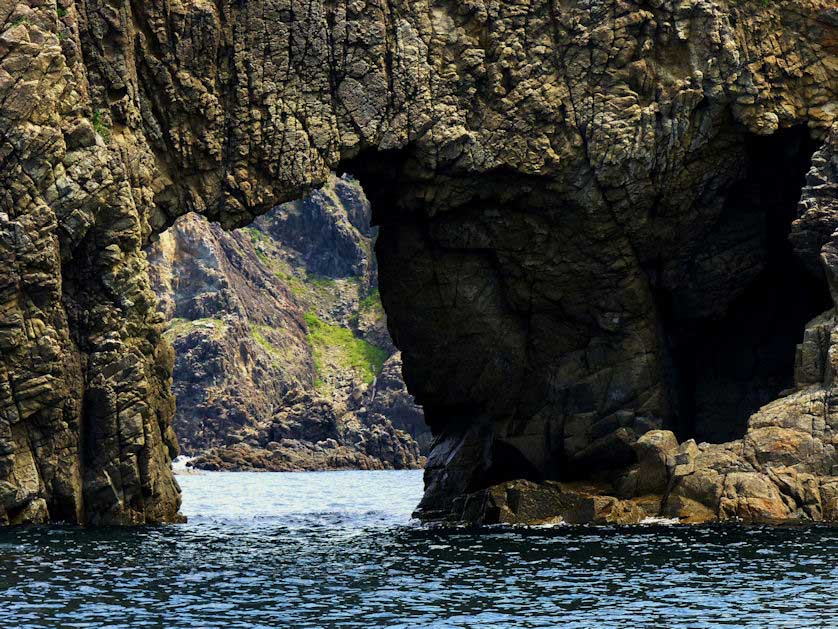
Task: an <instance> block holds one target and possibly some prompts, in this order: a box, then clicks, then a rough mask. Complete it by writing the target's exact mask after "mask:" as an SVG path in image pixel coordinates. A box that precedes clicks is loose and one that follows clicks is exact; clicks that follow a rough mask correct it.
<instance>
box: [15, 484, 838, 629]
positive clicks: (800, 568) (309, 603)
mask: <svg viewBox="0 0 838 629" xmlns="http://www.w3.org/2000/svg"><path fill="white" fill-rule="evenodd" d="M179 480H180V482H181V485H182V486H183V490H184V508H183V510H184V513H186V514H187V515H188V516H189V518H190V521H189V523H188V524H186V525H179V526H163V527H149V528H141V529H105V530H81V529H71V528H53V529H48V528H28V529H16V530H2V529H0V627H113V628H117V627H125V628H131V629H134V628H136V627H167V628H168V627H172V628H174V627H178V628H180V627H183V628H186V627H190V628H191V627H207V628H209V627H212V628H215V627H218V628H222V627H223V628H228V627H363V628H368V627H406V628H407V627H410V628H414V627H475V628H477V627H480V628H484V627H498V628H504V629H506V628H508V627H555V626H557V625H560V626H562V627H621V628H622V627H629V626H631V627H637V626H660V627H667V626H689V627H711V626H719V625H730V626H736V627H743V626H744V627H760V628H761V627H767V626H778V627H780V626H781V627H829V626H836V623H838V615H836V613H835V611H834V599H835V598H836V596H838V561H836V557H838V529H835V528H827V527H801V528H782V529H770V528H745V527H736V526H715V527H701V528H689V527H679V526H661V525H648V526H639V527H631V528H611V527H608V528H594V527H569V526H565V527H558V528H551V529H525V528H516V529H509V528H484V529H479V530H473V529H448V530H442V529H428V528H425V527H422V526H420V525H418V524H416V523H415V522H411V521H410V512H411V510H412V509H413V507H414V506H415V505H416V503H417V502H418V500H419V496H420V494H421V488H422V481H421V472H417V471H407V472H324V473H300V474H246V473H241V474H234V473H212V474H204V475H200V476H183V477H180V479H179Z"/></svg>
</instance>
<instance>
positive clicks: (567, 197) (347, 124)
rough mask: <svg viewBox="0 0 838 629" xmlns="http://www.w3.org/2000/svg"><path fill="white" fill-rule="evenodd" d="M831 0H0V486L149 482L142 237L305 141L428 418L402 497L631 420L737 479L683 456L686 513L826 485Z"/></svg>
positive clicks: (159, 341)
mask: <svg viewBox="0 0 838 629" xmlns="http://www.w3.org/2000/svg"><path fill="white" fill-rule="evenodd" d="M836 25H838V14H836V10H835V7H834V3H833V2H831V1H830V0H791V1H789V2H774V1H771V0H769V1H766V2H757V1H750V0H746V1H743V0H737V1H736V2H733V1H732V0H718V1H716V0H714V1H710V0H675V1H673V2H662V1H658V0H651V1H648V2H647V1H645V0H628V1H618V0H588V1H586V2H581V3H580V2H555V1H552V0H536V1H534V2H533V1H530V0H528V1H527V2H523V1H518V0H509V1H504V2H500V1H495V0H467V1H464V2H450V1H449V0H422V1H418V2H417V1H415V0H368V1H361V2H352V3H336V2H330V1H325V0H249V1H248V2H233V1H231V0H218V1H217V2H207V1H203V0H201V1H194V2H183V1H181V0H152V1H150V2H144V3H138V2H132V3H112V2H105V1H104V0H58V1H57V2H55V1H54V0H27V1H17V0H0V138H2V139H1V140H0V190H2V194H0V259H1V260H2V261H3V264H2V265H0V520H2V521H3V522H12V523H17V522H30V521H45V520H68V521H80V522H88V523H122V524H127V523H139V522H157V521H167V520H172V519H175V518H176V517H177V516H176V514H177V510H178V504H179V492H178V488H177V484H176V483H175V481H174V479H173V477H172V475H171V471H170V459H171V457H172V456H173V455H174V454H175V453H176V452H177V446H176V440H175V437H174V433H173V431H172V428H171V419H172V417H173V414H174V404H173V396H172V393H171V377H172V370H173V364H174V363H173V353H172V350H171V347H170V345H169V343H168V342H167V341H166V340H165V338H164V331H165V325H164V318H163V316H162V315H161V314H159V313H158V311H157V307H156V300H155V298H154V295H153V293H152V291H151V289H150V285H149V280H148V263H147V261H146V259H145V256H144V254H143V248H144V246H145V245H146V244H147V243H148V242H149V240H150V239H151V237H152V235H153V234H155V233H160V232H162V231H164V230H165V229H166V228H167V227H168V226H170V225H171V224H172V223H173V222H174V220H175V219H176V218H177V217H178V216H180V215H182V214H184V213H187V212H190V211H196V212H199V213H202V214H204V215H205V216H207V217H208V218H210V219H211V220H215V221H219V222H220V223H221V224H222V225H223V226H224V227H227V228H232V227H237V226H242V225H244V224H247V223H249V222H250V221H251V220H253V218H254V217H256V216H257V215H260V214H263V213H265V212H267V211H268V210H269V209H270V208H272V207H274V206H275V205H277V204H278V203H281V202H284V201H289V200H292V199H295V198H302V197H303V196H304V194H305V193H306V192H307V191H309V190H311V189H314V188H317V187H319V186H320V185H322V184H323V183H324V182H325V181H326V179H327V178H328V176H329V173H330V172H331V171H333V170H337V171H339V172H349V173H352V174H353V175H354V176H356V177H358V178H359V179H360V180H361V183H362V184H363V187H364V190H365V191H366V192H367V194H368V196H369V197H370V199H371V201H372V204H373V208H374V211H375V220H376V222H377V223H378V224H379V226H380V235H379V239H378V244H377V255H378V259H379V283H380V287H381V297H382V301H383V303H384V306H385V308H386V310H387V313H388V317H389V325H390V328H391V330H392V332H393V338H394V342H395V344H396V345H397V346H398V347H399V348H400V349H401V351H402V358H403V361H404V373H405V379H406V381H407V383H408V385H409V387H410V389H411V391H412V393H413V394H414V395H415V396H416V399H417V400H418V401H419V402H420V403H421V404H422V405H423V406H424V409H425V412H426V419H427V421H428V423H429V425H430V426H431V428H432V430H433V432H434V434H435V440H434V444H433V447H432V450H431V454H430V457H429V466H428V468H427V469H426V492H425V497H424V499H423V501H422V505H421V507H420V514H421V515H422V516H423V517H431V518H433V517H447V516H449V515H450V514H452V513H456V512H457V511H458V508H459V507H458V505H459V504H460V503H461V502H462V500H461V498H462V497H463V496H466V495H470V494H473V493H474V492H480V491H483V490H485V489H486V488H488V487H489V486H492V485H495V484H497V483H505V482H509V481H513V480H515V479H524V481H526V482H535V481H542V480H547V481H555V482H570V481H578V482H587V481H588V480H591V479H593V477H594V476H603V475H605V476H609V477H614V478H617V477H620V476H622V475H625V474H628V472H627V471H626V470H629V469H631V467H632V466H633V465H636V464H639V459H638V458H637V457H638V455H637V452H636V449H635V448H636V447H637V443H638V439H639V437H641V436H642V435H643V434H645V433H647V432H649V431H652V430H659V429H664V430H666V429H669V430H672V431H673V432H674V433H675V434H676V438H677V439H678V440H679V441H680V442H681V445H679V448H684V449H685V451H684V452H683V453H681V454H682V455H683V456H681V459H682V460H685V461H686V462H684V463H683V465H686V467H683V468H681V470H680V471H679V468H678V466H675V467H673V468H672V469H673V472H672V473H673V478H676V479H682V478H683V479H685V480H678V481H677V483H678V486H681V487H682V490H678V488H677V487H673V488H672V491H673V492H675V491H682V492H683V493H682V495H683V496H685V497H688V498H690V499H695V496H696V495H697V494H695V493H690V492H692V489H689V490H688V487H692V485H690V483H691V482H692V481H690V480H686V479H693V480H695V481H696V483H695V484H700V483H698V481H699V480H701V479H703V478H706V477H707V476H708V475H709V476H712V475H713V474H717V475H723V476H724V477H725V478H726V479H728V480H730V481H731V484H733V485H735V490H736V491H735V495H736V496H737V497H735V498H728V496H729V495H731V496H732V495H733V494H731V493H730V492H728V490H727V487H728V482H727V481H725V482H724V483H721V484H719V483H716V482H714V483H711V484H712V486H713V487H722V488H723V492H721V493H719V492H716V493H714V492H713V491H709V490H708V491H704V489H702V492H704V493H703V494H702V495H704V496H710V495H712V499H711V498H707V501H709V502H711V503H713V504H712V505H711V511H712V512H713V513H715V514H718V515H719V516H720V517H726V515H727V514H728V513H730V512H731V511H729V510H728V509H727V507H726V508H725V509H724V510H723V509H721V506H720V505H721V501H722V500H723V499H729V500H733V501H734V502H735V503H736V504H740V505H745V504H748V503H749V501H750V503H753V502H754V501H757V500H763V499H766V500H774V501H775V502H776V499H777V497H778V496H779V499H780V500H781V501H783V502H784V503H785V504H790V502H789V501H790V500H795V501H796V498H794V495H795V492H797V491H798V490H797V487H803V488H804V489H805V496H804V498H803V500H804V502H805V503H806V504H814V496H815V494H817V496H818V499H819V500H820V503H821V504H822V505H823V503H824V500H826V501H827V502H828V501H830V500H834V493H831V492H832V490H831V488H832V487H833V486H834V475H835V474H836V463H838V461H836V438H838V437H836V428H835V427H836V425H838V415H836V413H835V411H834V410H833V409H832V408H831V403H830V400H831V399H832V397H833V396H832V392H833V390H834V386H835V384H834V382H835V380H834V378H833V373H834V366H833V359H834V357H835V348H836V347H838V340H836V338H837V337H836V336H835V334H834V327H833V326H832V321H833V319H832V315H831V314H830V311H831V310H832V308H833V307H834V305H835V296H834V295H833V292H834V287H835V286H836V285H837V284H836V282H835V277H834V276H835V270H836V268H838V262H836V261H838V256H836V250H838V249H837V248H836V243H835V242H834V239H833V233H835V229H836V227H838V213H836V212H837V211H838V206H837V205H836V184H838V169H836V166H835V159H836V158H835V155H836V151H837V150H838V149H836V145H838V127H836V113H838V102H836V92H837V91H838V72H836V69H838V59H837V58H836V57H837V55H836V46H838V35H836ZM804 174H805V176H806V179H805V181H804V180H803V175H804ZM789 222H792V224H791V227H789ZM789 229H790V230H791V235H790V238H787V237H786V235H787V232H788V231H789ZM828 289H832V291H830V290H828ZM778 296H779V297H778ZM822 313H826V314H823V316H820V315H822ZM807 321H811V324H809V325H808V326H807ZM804 328H806V331H805V335H804ZM796 343H801V348H800V351H799V352H797V351H796V348H795V344H796ZM781 394H782V397H780V396H781ZM772 400H773V401H772ZM766 403H767V404H766ZM749 416H751V419H750V420H749V419H748V417H749ZM768 437H770V439H769V438H768ZM692 438H697V439H698V440H699V441H708V442H709V441H714V440H717V439H731V438H732V439H733V441H732V442H731V443H730V445H729V446H721V445H714V446H709V445H708V446H700V445H696V446H695V448H693V447H692V445H689V444H691V443H692V442H691V441H690V440H691V439H692ZM755 444H756V445H755ZM759 444H763V445H759ZM702 448H704V449H702ZM679 465H681V464H680V463H679ZM779 468H783V470H787V469H791V470H794V473H795V474H797V475H798V479H799V480H800V479H804V478H805V482H803V481H802V480H801V483H789V482H787V481H786V476H784V474H785V472H783V473H782V474H781V473H780V471H779ZM667 469H669V468H667ZM686 470H691V471H690V472H689V473H685V474H682V473H681V472H686ZM701 470H704V471H705V472H702V473H699V472H700V471H701ZM734 474H749V475H750V476H748V480H747V482H745V480H743V479H744V477H740V476H734ZM714 478H716V476H714ZM594 480H596V479H594ZM740 480H741V482H740ZM524 481H521V482H524ZM752 481H753V482H752ZM609 482H611V481H609ZM702 482H703V481H702ZM545 486H547V485H545ZM702 487H704V485H702ZM714 491H715V490H714ZM717 495H721V496H722V497H721V498H719V502H718V503H717V502H716V497H717ZM766 497H767V498H766ZM810 498H811V499H810ZM699 502H700V501H699ZM725 504H726V505H727V504H729V503H728V502H725ZM830 504H831V503H830ZM743 509H745V508H744V507H743ZM753 512H754V513H756V511H753ZM789 512H790V513H792V514H793V515H794V516H795V517H797V516H798V515H799V514H804V515H805V517H810V518H816V517H827V515H826V514H828V513H834V511H830V510H829V509H825V508H822V509H820V510H819V511H818V510H815V509H809V510H808V511H807V510H806V509H803V510H794V511H791V510H790V511H789ZM733 513H737V511H736V509H734V510H733Z"/></svg>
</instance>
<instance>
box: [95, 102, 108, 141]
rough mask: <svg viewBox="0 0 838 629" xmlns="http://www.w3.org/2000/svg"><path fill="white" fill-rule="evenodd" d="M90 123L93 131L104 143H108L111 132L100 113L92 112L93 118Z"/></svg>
mask: <svg viewBox="0 0 838 629" xmlns="http://www.w3.org/2000/svg"><path fill="white" fill-rule="evenodd" d="M90 122H91V123H92V124H93V130H94V131H95V132H96V133H98V134H99V135H100V136H101V137H102V139H103V140H104V141H105V142H108V141H109V140H110V139H111V132H110V129H108V127H107V126H106V125H105V122H104V116H103V115H102V111H101V110H99V109H97V110H96V111H94V112H93V117H92V118H91V119H90Z"/></svg>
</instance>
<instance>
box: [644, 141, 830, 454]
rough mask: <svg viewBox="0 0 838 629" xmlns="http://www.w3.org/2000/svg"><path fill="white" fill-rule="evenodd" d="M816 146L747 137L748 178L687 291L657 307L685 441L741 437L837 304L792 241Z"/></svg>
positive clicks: (735, 192) (732, 194) (735, 189)
mask: <svg viewBox="0 0 838 629" xmlns="http://www.w3.org/2000/svg"><path fill="white" fill-rule="evenodd" d="M815 149H816V146H815V144H814V142H813V141H812V140H811V138H810V137H809V134H808V132H807V130H806V129H805V128H804V127H798V128H791V129H786V130H783V131H780V132H777V133H775V134H773V135H771V136H755V135H746V136H745V140H744V158H745V163H744V169H743V176H742V177H740V178H739V179H738V180H737V181H736V182H735V183H734V184H733V185H732V187H730V188H729V189H728V191H727V195H726V198H725V201H724V206H723V209H722V212H721V214H720V218H719V220H718V222H717V223H716V225H715V227H714V228H713V231H712V233H710V234H709V235H707V236H706V238H705V239H704V244H703V245H702V246H701V247H699V251H698V253H697V254H696V255H695V257H694V258H693V260H692V263H691V265H692V266H691V270H690V274H691V275H690V282H689V284H690V287H689V288H688V289H684V290H675V291H671V292H668V293H666V294H665V295H663V298H662V299H660V301H659V305H660V312H661V317H662V320H663V325H664V329H665V330H666V343H667V345H668V347H669V350H670V361H671V363H670V366H669V368H670V370H671V374H670V377H671V382H670V386H671V390H672V400H673V402H674V408H673V417H672V418H671V426H670V427H671V428H672V429H673V430H674V432H675V433H676V435H677V436H678V438H679V440H681V441H683V440H685V439H689V438H694V439H695V440H696V441H698V442H702V441H706V442H711V443H722V442H726V441H731V440H734V439H738V438H741V437H742V436H743V435H744V434H745V432H746V430H747V423H748V419H749V417H750V416H751V415H752V414H753V413H754V412H755V411H757V410H758V409H759V408H760V407H761V406H763V405H765V404H767V403H768V402H770V401H772V400H774V399H776V398H777V397H779V396H781V395H782V394H783V392H784V391H786V390H789V389H790V388H792V387H793V386H794V362H795V352H796V348H797V344H798V343H800V342H801V340H802V338H803V331H804V328H805V326H806V324H807V323H808V322H809V321H810V320H812V319H813V318H815V317H816V316H817V315H819V314H821V313H822V312H824V311H826V310H828V309H829V308H831V307H832V303H831V300H830V296H829V292H828V289H827V286H826V282H825V281H824V280H823V279H822V278H818V277H815V276H814V275H812V274H811V273H810V272H809V271H808V270H807V268H806V267H805V266H804V265H803V263H802V262H801V261H800V259H799V258H798V257H797V255H796V254H795V252H794V250H793V247H792V245H791V243H790V241H789V239H788V236H789V232H790V229H791V224H792V222H793V221H794V220H795V219H796V218H797V202H798V200H799V198H800V193H801V189H802V187H803V185H804V183H805V175H806V172H807V170H808V169H809V165H810V160H811V156H812V154H813V153H814V151H815ZM708 269H709V270H708Z"/></svg>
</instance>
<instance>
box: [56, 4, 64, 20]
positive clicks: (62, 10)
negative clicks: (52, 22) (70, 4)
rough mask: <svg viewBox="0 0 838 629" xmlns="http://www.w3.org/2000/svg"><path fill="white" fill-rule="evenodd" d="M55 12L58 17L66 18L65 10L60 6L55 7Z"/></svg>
mask: <svg viewBox="0 0 838 629" xmlns="http://www.w3.org/2000/svg"><path fill="white" fill-rule="evenodd" d="M55 12H56V13H57V14H58V17H67V9H65V8H64V7H62V6H61V5H60V4H56V5H55Z"/></svg>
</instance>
